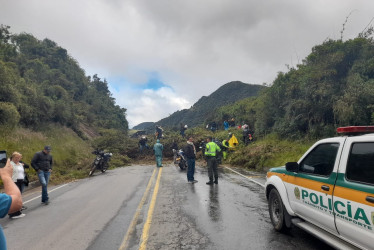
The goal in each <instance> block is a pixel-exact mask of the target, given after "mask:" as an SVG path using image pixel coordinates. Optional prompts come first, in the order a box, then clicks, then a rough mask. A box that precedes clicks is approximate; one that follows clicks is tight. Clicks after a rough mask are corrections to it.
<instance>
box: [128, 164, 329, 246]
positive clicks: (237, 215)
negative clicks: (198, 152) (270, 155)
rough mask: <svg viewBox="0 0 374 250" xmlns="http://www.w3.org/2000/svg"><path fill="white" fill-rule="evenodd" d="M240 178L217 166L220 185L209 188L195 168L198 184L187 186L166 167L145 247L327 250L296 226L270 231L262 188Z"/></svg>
mask: <svg viewBox="0 0 374 250" xmlns="http://www.w3.org/2000/svg"><path fill="white" fill-rule="evenodd" d="M242 174H243V176H246V175H251V173H242ZM243 176H241V175H238V174H236V173H233V172H232V171H230V170H227V169H226V170H225V169H224V168H223V167H220V173H219V184H218V185H212V186H209V185H206V184H205V182H207V181H208V174H207V171H206V168H202V167H197V170H196V174H195V179H197V180H198V181H199V182H198V183H196V184H189V183H187V177H186V173H185V172H184V171H180V170H179V169H178V168H177V167H175V166H173V165H167V166H165V167H164V172H163V177H162V180H161V186H160V192H159V196H158V200H157V204H156V209H155V214H154V215H153V224H152V227H151V229H150V239H149V242H148V249H161V248H162V249H279V248H282V249H321V248H323V249H331V248H329V246H327V245H326V244H324V243H323V242H321V241H320V240H318V239H316V238H314V237H313V236H311V235H309V234H307V233H306V232H304V231H302V230H300V229H298V228H294V229H292V230H291V232H290V233H289V234H281V233H278V232H276V231H274V230H273V228H272V225H271V222H270V218H269V215H268V208H267V201H266V198H265V194H264V189H263V187H262V186H260V185H258V184H256V183H253V182H251V181H249V180H248V179H247V178H244V177H243ZM259 181H261V180H259ZM133 249H136V248H135V246H134V248H133Z"/></svg>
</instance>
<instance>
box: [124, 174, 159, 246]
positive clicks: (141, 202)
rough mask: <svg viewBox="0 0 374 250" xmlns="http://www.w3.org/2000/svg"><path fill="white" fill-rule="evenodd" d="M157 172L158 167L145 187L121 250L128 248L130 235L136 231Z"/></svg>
mask: <svg viewBox="0 0 374 250" xmlns="http://www.w3.org/2000/svg"><path fill="white" fill-rule="evenodd" d="M155 174H156V168H155V169H154V170H153V173H152V176H151V178H150V179H149V182H148V185H147V188H146V189H145V192H144V195H143V198H142V199H141V201H140V203H139V205H138V208H137V209H136V213H135V215H134V218H133V219H132V221H131V224H130V227H129V229H128V230H127V233H126V235H125V237H124V238H123V241H122V244H121V246H120V247H119V250H123V249H126V248H127V245H128V241H129V238H130V235H132V233H133V232H134V229H135V227H136V224H137V222H138V217H139V214H140V212H141V210H142V207H143V206H144V203H145V201H146V200H147V197H148V194H149V190H150V189H151V186H152V182H153V179H154V176H155Z"/></svg>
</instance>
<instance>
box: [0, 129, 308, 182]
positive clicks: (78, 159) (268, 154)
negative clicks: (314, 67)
mask: <svg viewBox="0 0 374 250" xmlns="http://www.w3.org/2000/svg"><path fill="white" fill-rule="evenodd" d="M228 132H232V133H234V134H235V135H236V137H237V138H238V140H239V146H238V147H237V149H236V150H234V151H232V152H229V154H228V159H227V160H226V161H225V162H224V163H226V164H227V163H228V164H230V165H234V166H236V167H242V168H246V169H252V170H256V171H267V170H268V169H269V168H271V167H276V166H282V165H284V164H285V163H286V162H289V161H297V160H298V159H299V158H300V157H301V156H302V155H303V154H304V153H305V151H306V150H307V149H308V148H309V147H310V146H311V145H312V144H313V143H314V141H307V140H300V141H292V140H288V139H285V138H280V137H278V136H276V135H273V134H271V135H268V136H266V137H265V138H256V141H254V142H252V143H251V144H250V145H248V146H244V145H243V144H242V143H241V131H240V130H238V129H234V128H230V130H229V131H217V132H216V133H212V132H211V131H209V130H206V129H205V128H194V129H188V130H187V132H186V138H182V137H181V136H180V135H179V133H178V132H177V131H168V132H167V133H166V136H165V138H163V139H162V144H163V145H164V157H166V158H167V157H172V152H171V149H170V147H171V144H172V142H173V140H175V141H177V142H178V145H179V147H182V146H183V145H184V144H185V143H186V139H187V138H188V136H193V137H194V139H195V143H196V145H198V143H199V142H201V141H202V140H204V139H205V138H206V136H213V137H216V138H218V139H219V140H221V141H222V140H223V139H226V138H227V136H228ZM0 136H1V140H0V150H6V151H7V153H8V157H9V156H10V155H11V154H12V152H14V151H18V152H20V153H21V154H22V155H23V161H24V162H25V163H27V164H29V165H30V162H31V159H32V157H33V156H34V154H35V153H36V152H38V151H41V150H42V149H43V147H44V146H45V145H50V146H51V147H52V152H51V154H52V156H53V161H54V165H53V174H52V176H51V183H53V184H59V183H64V182H67V181H72V180H75V179H80V178H84V177H87V175H88V172H89V168H90V164H91V163H92V161H93V160H94V157H95V156H94V155H93V154H91V152H92V151H93V147H92V145H93V144H95V143H93V141H90V140H83V139H82V138H80V137H78V136H77V134H76V133H74V131H72V130H71V129H68V128H65V127H61V126H57V125H49V126H47V127H45V128H43V130H42V131H41V132H35V131H32V130H29V129H25V128H15V129H13V130H5V129H1V128H0ZM112 137H113V135H108V136H107V138H106V137H105V136H104V137H103V138H104V141H103V142H102V143H104V144H103V145H106V147H105V148H107V147H109V146H108V145H112V146H115V147H114V148H113V149H110V148H107V149H109V150H115V151H113V152H116V153H115V154H114V155H113V157H112V160H111V162H110V166H111V168H113V167H119V166H123V165H125V164H126V163H129V162H131V161H133V162H137V163H139V162H141V161H147V162H153V161H154V157H153V152H152V147H153V144H154V143H155V141H156V140H155V138H153V136H149V137H148V138H149V141H148V145H149V146H150V147H151V149H149V150H148V151H149V152H148V153H147V154H146V155H139V152H138V140H137V139H126V138H125V137H124V138H121V139H120V140H118V139H119V138H118V136H115V138H117V140H116V141H118V142H121V143H117V144H118V145H114V143H113V138H112ZM117 151H118V152H117ZM200 154H201V153H200V152H199V155H200ZM129 157H130V158H129ZM27 171H28V173H29V179H30V181H36V180H37V175H36V173H35V171H34V169H32V168H31V166H30V169H29V170H27Z"/></svg>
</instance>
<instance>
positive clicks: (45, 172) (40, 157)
mask: <svg viewBox="0 0 374 250" xmlns="http://www.w3.org/2000/svg"><path fill="white" fill-rule="evenodd" d="M50 152H51V147H50V146H45V147H44V149H43V151H40V152H37V153H36V154H35V155H34V157H33V158H32V160H31V166H32V167H33V168H34V169H35V171H36V172H37V173H38V177H39V182H40V184H41V185H42V203H43V204H44V205H48V204H49V197H48V189H47V188H48V182H49V177H50V176H51V172H52V155H50Z"/></svg>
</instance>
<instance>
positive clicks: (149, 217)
mask: <svg viewBox="0 0 374 250" xmlns="http://www.w3.org/2000/svg"><path fill="white" fill-rule="evenodd" d="M161 173H162V168H159V171H158V176H157V181H156V184H155V189H154V190H153V195H152V200H151V204H150V205H149V209H148V215H147V221H146V222H145V224H144V228H143V233H142V238H141V244H140V247H139V249H140V250H145V249H146V247H147V241H148V236H149V235H148V234H149V229H150V228H151V223H152V217H153V211H154V209H155V204H156V199H157V194H158V188H159V186H160V179H161Z"/></svg>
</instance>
